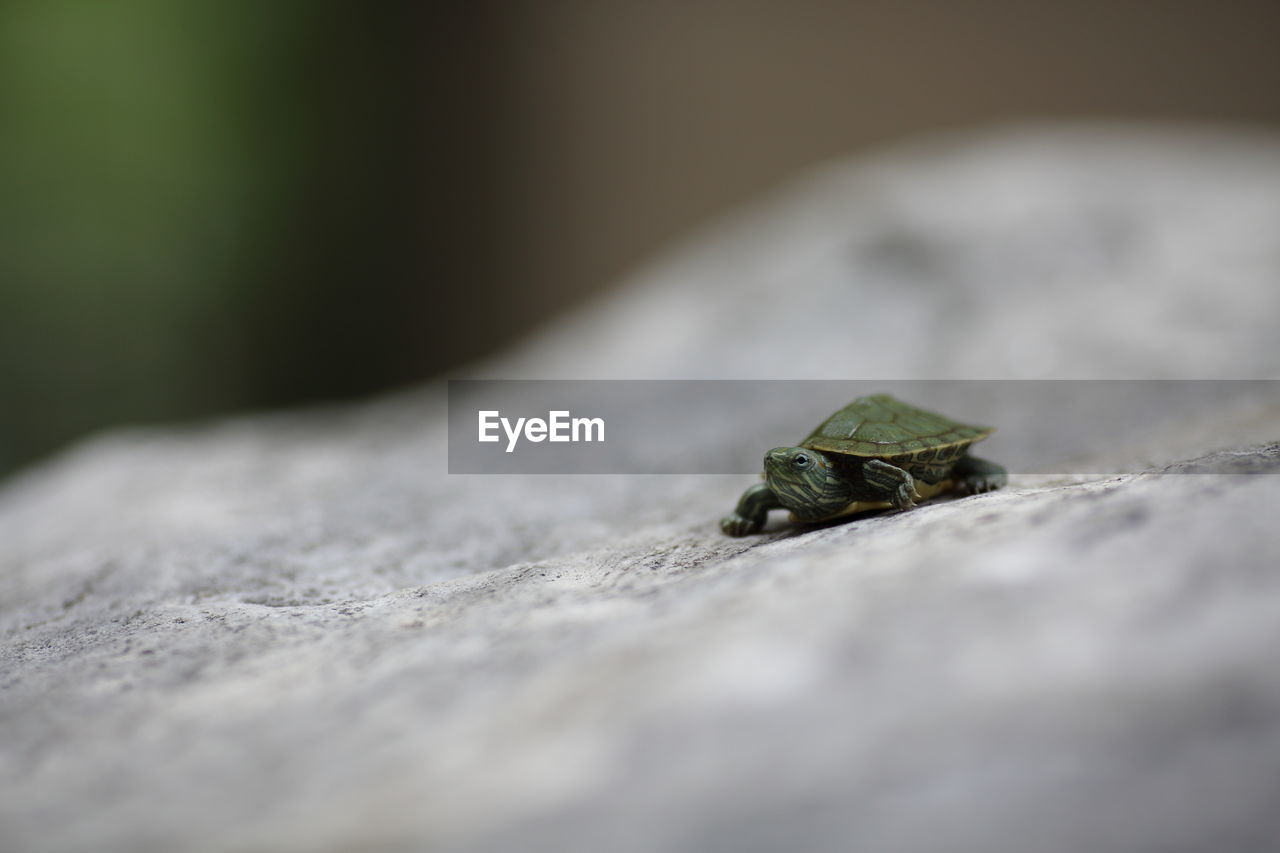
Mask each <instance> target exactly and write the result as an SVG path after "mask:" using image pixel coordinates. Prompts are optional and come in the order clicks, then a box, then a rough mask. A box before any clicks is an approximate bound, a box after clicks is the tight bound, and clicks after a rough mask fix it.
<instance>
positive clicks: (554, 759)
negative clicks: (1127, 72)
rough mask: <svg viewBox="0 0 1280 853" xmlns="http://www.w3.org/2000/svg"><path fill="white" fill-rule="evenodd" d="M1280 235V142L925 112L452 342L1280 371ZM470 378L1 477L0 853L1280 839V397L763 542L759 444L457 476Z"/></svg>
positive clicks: (1075, 846) (578, 359)
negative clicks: (1003, 122) (686, 471)
mask: <svg viewBox="0 0 1280 853" xmlns="http://www.w3.org/2000/svg"><path fill="white" fill-rule="evenodd" d="M1278 233H1280V140H1277V139H1276V138H1274V137H1269V136H1265V135H1257V134H1246V133H1244V132H1240V131H1227V130H1221V129H1199V128H1167V127H1166V128H1147V127H1111V126H1049V127H1040V128H1030V129H1026V128H1011V129H997V130H993V131H989V132H984V133H978V134H971V135H967V136H958V137H948V138H942V139H936V140H931V141H928V142H925V143H922V144H919V145H914V146H907V147H904V148H901V149H897V150H892V151H888V152H886V153H884V154H883V155H880V156H878V157H875V158H870V159H865V160H862V161H858V162H854V163H850V164H845V165H839V166H833V167H831V168H829V169H826V170H823V171H821V172H819V173H817V174H815V175H813V176H812V177H811V178H809V179H807V180H805V181H802V182H800V183H799V184H798V185H797V186H795V187H793V188H790V189H788V190H785V191H784V192H783V193H781V194H780V195H779V196H778V197H777V198H774V199H772V200H769V201H768V202H766V203H764V204H762V205H761V206H759V207H758V208H755V209H753V210H751V211H747V212H745V213H743V214H742V215H740V216H738V217H736V218H734V219H732V220H731V221H729V222H728V223H727V224H725V225H723V226H721V227H720V228H717V229H715V230H713V231H711V232H709V233H707V234H705V235H702V236H701V237H699V238H698V239H695V240H693V241H691V242H690V243H689V244H688V245H687V246H686V247H684V248H683V249H681V250H679V251H676V252H674V253H673V254H672V255H671V256H669V257H668V258H667V259H666V260H664V261H662V262H660V263H658V264H656V265H655V266H654V267H653V268H651V269H650V270H648V271H646V272H643V273H641V274H639V275H638V276H636V277H635V278H634V279H633V280H631V281H629V282H627V283H625V285H624V286H622V287H620V288H618V289H616V290H615V291H614V292H613V293H611V294H610V295H609V296H607V297H605V298H603V299H601V300H600V301H599V302H598V303H597V304H595V305H592V306H589V307H587V308H585V309H583V310H582V311H580V312H579V313H578V314H576V315H575V316H572V317H568V318H566V319H565V320H564V321H563V322H561V323H560V324H558V325H557V326H556V327H554V328H552V329H549V330H547V331H546V332H545V333H544V334H542V335H540V336H538V337H537V338H535V339H533V340H530V341H527V342H525V343H523V344H521V345H520V346H518V347H517V348H515V349H513V350H512V351H510V352H508V353H505V354H503V355H500V356H498V357H495V358H494V359H492V360H491V361H490V362H488V363H486V364H484V365H480V366H478V367H477V368H476V370H475V371H474V373H473V375H476V376H485V375H488V376H532V377H536V376H561V377H563V376H572V377H576V378H590V377H627V376H644V377H647V378H653V377H673V378H698V377H752V378H769V377H778V378H800V377H805V378H818V377H825V378H853V377H857V378H870V379H875V378H939V377H984V378H991V377H1036V378H1064V377H1092V378H1112V377H1126V378H1162V377H1181V378H1273V377H1276V376H1277V375H1280V346H1277V340H1276V336H1275V321H1276V318H1277V317H1280V288H1277V287H1276V285H1275V282H1276V281H1277V280H1280V254H1277V251H1276V243H1275V240H1274V236H1275V235H1276V234H1278ZM998 404H999V401H993V405H996V406H997V407H998ZM444 414H445V412H444V393H443V389H442V388H441V387H440V386H439V385H437V384H432V385H428V386H426V387H423V388H421V389H417V390H413V391H410V392H406V393H404V394H401V395H397V396H394V397H389V398H386V399H382V400H377V401H373V402H370V403H367V404H364V405H357V406H350V407H344V408H333V409H317V410H311V411H303V412H295V413H288V414H280V415H265V416H251V417H244V418H237V419H230V420H226V421H222V422H218V423H210V424H205V425H200V426H194V427H188V428H185V429H156V430H141V429H139V430H131V431H121V432H117V433H113V434H109V435H106V436H102V437H100V438H97V439H95V440H91V441H89V442H86V443H84V444H82V445H81V446H79V447H77V448H74V449H72V450H70V451H68V452H66V453H65V454H63V455H62V456H61V457H60V458H58V459H55V460H53V461H51V462H49V463H47V464H45V465H44V466H42V467H40V468H37V469H35V470H32V471H30V472H27V473H26V474H24V475H22V476H20V477H18V478H16V479H14V480H11V481H10V482H9V483H8V484H7V485H6V487H5V488H4V489H3V491H0V542H3V543H4V546H3V549H0V630H3V636H4V646H3V652H2V657H0V720H2V724H3V728H2V729H0V731H3V733H4V737H3V738H2V739H0V849H4V850H6V851H37V850H38V851H64V850H95V851H114V850H120V851H126V850H127V851H147V850H156V851H167V850H177V849H181V850H282V851H293V850H297V851H302V850H380V849H381V850H401V849H404V850H412V849H457V850H511V849H520V850H547V851H553V850H557V851H558V850H617V851H631V850H634V851H652V850H665V849H670V850H726V851H728V850H733V851H739V850H762V851H764V850H778V849H796V850H807V849H811V850H850V849H856V850H864V851H881V850H883V851H895V853H897V851H975V853H976V852H977V851H1019V853H1023V851H1062V852H1063V853H1068V852H1069V851H1070V853H1075V851H1080V850H1088V851H1113V850H1114V851H1122V850H1123V851H1130V850H1177V851H1198V850H1215V851H1217V850H1233V851H1236V850H1240V851H1245V850H1262V849H1268V847H1267V845H1269V844H1272V843H1274V839H1275V838H1278V837H1280V817H1277V815H1276V811H1275V805H1276V803H1277V802H1278V801H1280V799H1278V798H1280V679H1278V678H1276V675H1275V673H1276V663H1275V649H1276V648H1277V647H1278V646H1280V536H1278V535H1277V532H1276V529H1275V523H1274V519H1275V507H1276V506H1277V505H1280V477H1275V476H1267V475H1266V474H1267V473H1280V445H1277V443H1276V439H1278V438H1280V400H1277V399H1276V396H1275V395H1274V394H1270V393H1260V394H1259V395H1258V396H1257V397H1256V398H1255V399H1250V400H1247V401H1244V402H1243V403H1242V404H1240V405H1238V406H1236V407H1234V408H1231V409H1230V410H1229V411H1214V412H1204V413H1202V414H1201V416H1199V417H1194V418H1191V417H1189V418H1187V419H1186V420H1184V421H1179V422H1177V423H1168V424H1160V425H1158V428H1157V425H1153V428H1152V436H1153V437H1152V441H1151V442H1150V443H1148V444H1146V445H1144V446H1141V447H1110V446H1107V447H1097V448H1094V449H1093V450H1094V453H1095V458H1096V459H1098V460H1101V459H1106V460H1108V464H1113V463H1115V462H1117V461H1119V462H1120V463H1121V465H1122V467H1123V469H1124V470H1127V471H1129V472H1130V473H1125V474H1121V475H1117V476H1111V477H1106V478H1097V477H1089V476H1079V477H1071V476H1056V477H1032V476H1023V477H1015V478H1014V479H1013V482H1012V483H1011V484H1010V487H1009V488H1008V489H1007V490H1005V491H1002V492H998V493H993V494H989V495H982V496H977V497H972V498H964V499H952V500H939V501H934V502H930V503H928V504H925V505H923V506H921V507H920V508H918V509H916V510H913V511H912V512H909V513H903V514H896V515H895V514H881V515H873V516H868V517H865V518H862V519H858V520H856V521H854V522H852V523H846V524H837V525H831V526H825V527H819V528H816V529H808V530H792V529H790V528H788V527H786V525H785V524H782V523H780V522H779V521H775V522H774V523H773V524H771V526H770V527H769V528H768V530H767V532H766V533H765V534H764V535H762V536H758V537H753V538H748V539H743V540H733V539H727V538H724V537H722V536H721V535H720V534H719V532H718V531H717V528H716V520H717V518H718V517H719V516H720V515H722V514H723V513H724V512H725V511H726V510H727V509H728V508H730V507H731V506H732V504H733V501H734V500H735V499H736V497H737V494H738V492H739V490H740V489H741V488H742V486H743V485H744V482H746V481H745V480H744V478H736V477H696V476H682V477H645V476H633V477H579V478H573V477H562V478H557V477H461V476H449V475H447V474H446V473H445V468H444V457H445V446H446V436H445V431H444ZM747 414H749V413H742V416H746V415H747ZM999 417H1000V414H999V412H998V410H997V411H996V412H995V413H993V417H992V420H993V421H995V422H1000V421H999ZM798 426H799V427H801V428H803V427H808V426H811V425H810V424H801V425H798ZM1086 469H1088V470H1098V469H1097V468H1088V466H1087V465H1086V466H1085V467H1084V468H1082V469H1081V470H1086ZM1224 470H1232V471H1242V472H1251V473H1200V472H1204V471H1211V472H1222V471H1224Z"/></svg>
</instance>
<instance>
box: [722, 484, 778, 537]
mask: <svg viewBox="0 0 1280 853" xmlns="http://www.w3.org/2000/svg"><path fill="white" fill-rule="evenodd" d="M781 506H782V502H781V501H779V500H778V496H777V495H775V494H774V493H773V490H772V489H770V488H769V487H768V486H767V485H766V484H764V483H757V484H755V485H754V486H752V487H751V488H749V489H747V490H746V491H745V492H743V493H742V497H741V498H740V499H739V500H738V507H737V509H735V510H734V511H733V513H732V514H731V515H726V516H725V517H724V518H722V519H720V529H721V530H723V531H724V533H725V534H726V535H727V536H746V535H748V534H750V533H755V532H756V531H757V530H759V529H760V528H761V527H764V520H765V518H766V517H767V516H768V515H769V510H771V509H777V508H779V507H781Z"/></svg>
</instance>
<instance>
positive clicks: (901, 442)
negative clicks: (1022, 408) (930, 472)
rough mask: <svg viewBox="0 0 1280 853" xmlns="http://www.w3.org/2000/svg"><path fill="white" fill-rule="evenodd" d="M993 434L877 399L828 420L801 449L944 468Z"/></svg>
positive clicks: (886, 398) (889, 398)
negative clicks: (936, 464)
mask: <svg viewBox="0 0 1280 853" xmlns="http://www.w3.org/2000/svg"><path fill="white" fill-rule="evenodd" d="M993 432H995V429H994V428H993V427H985V426H971V425H969V424H962V423H959V422H957V421H953V420H951V418H948V417H945V416H943V415H939V414H937V413H936V412H928V411H925V410H924V409H917V408H916V407H915V406H912V405H910V404H908V403H904V402H902V401H901V400H897V399H894V398H893V397H892V396H890V395H888V394H873V395H871V396H870V397H859V398H858V399H856V400H854V401H853V402H852V403H850V404H849V405H847V406H845V407H844V408H843V409H841V410H840V411H838V412H836V413H835V414H834V415H832V416H831V417H829V418H827V419H826V420H825V421H824V422H823V423H822V426H820V427H818V428H817V429H816V430H814V431H813V434H811V435H810V436H809V437H808V438H806V439H805V440H804V441H803V442H801V443H800V446H801V447H807V448H809V449H811V450H821V451H823V452H825V453H835V454H839V455H844V456H861V457H868V458H870V457H874V458H877V459H889V458H894V457H896V458H899V459H902V458H908V459H912V460H918V461H935V462H944V461H949V460H952V459H956V458H958V457H959V456H960V455H961V454H962V452H963V451H964V449H965V448H966V447H968V446H969V445H970V444H973V443H974V442H975V441H981V440H982V439H984V438H986V437H987V436H989V435H991V433H993Z"/></svg>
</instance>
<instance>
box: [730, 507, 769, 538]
mask: <svg viewBox="0 0 1280 853" xmlns="http://www.w3.org/2000/svg"><path fill="white" fill-rule="evenodd" d="M761 526H762V525H761V524H760V522H759V521H756V520H755V519H753V518H747V517H745V516H742V515H738V513H736V512H735V513H734V514H733V515H726V516H725V517H724V518H722V519H720V530H721V531H722V532H723V533H724V534H725V535H726V536H750V535H751V534H752V533H755V532H756V531H757V530H759V529H760V527H761Z"/></svg>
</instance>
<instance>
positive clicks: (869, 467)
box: [862, 459, 922, 509]
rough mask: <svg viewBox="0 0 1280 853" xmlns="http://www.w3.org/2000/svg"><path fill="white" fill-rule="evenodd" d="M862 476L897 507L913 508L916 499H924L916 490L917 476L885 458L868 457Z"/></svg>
mask: <svg viewBox="0 0 1280 853" xmlns="http://www.w3.org/2000/svg"><path fill="white" fill-rule="evenodd" d="M862 476H863V477H864V478H865V479H866V481H867V485H868V486H870V487H871V488H873V489H875V490H876V491H877V492H880V493H881V495H882V496H883V497H882V499H883V500H886V501H888V502H889V503H891V504H893V505H894V507H895V508H897V509H911V507H913V506H915V505H916V501H918V500H922V498H921V497H920V493H919V492H917V491H916V481H915V478H914V477H912V476H911V474H910V472H908V471H904V470H902V469H901V468H899V467H898V466H897V465H891V464H889V463H888V462H885V461H884V460H883V459H868V460H867V461H866V462H864V463H862Z"/></svg>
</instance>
